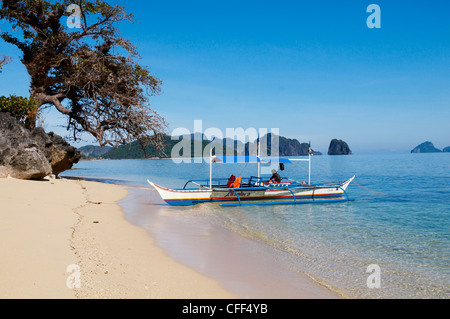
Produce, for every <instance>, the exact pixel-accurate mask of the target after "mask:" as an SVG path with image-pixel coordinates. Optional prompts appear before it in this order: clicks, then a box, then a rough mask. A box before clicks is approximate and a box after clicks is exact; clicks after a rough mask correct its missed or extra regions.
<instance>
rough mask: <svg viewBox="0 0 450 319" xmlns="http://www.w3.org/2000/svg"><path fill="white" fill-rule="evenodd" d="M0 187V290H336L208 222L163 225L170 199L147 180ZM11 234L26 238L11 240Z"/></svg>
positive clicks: (144, 293) (15, 294)
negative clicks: (148, 222) (73, 279)
mask: <svg viewBox="0 0 450 319" xmlns="http://www.w3.org/2000/svg"><path fill="white" fill-rule="evenodd" d="M0 191H1V192H0V194H1V195H0V199H1V200H2V203H5V204H4V207H6V208H7V209H6V210H5V211H3V212H0V242H1V243H3V245H2V244H0V246H1V250H0V257H1V258H0V260H3V262H1V261H0V274H2V275H0V283H1V284H0V298H6V299H10V298H13V299H15V298H25V299H28V298H39V299H47V298H50V299H54V298H57V299H99V298H106V299H109V298H114V299H116V298H124V299H128V298H134V299H143V298H149V299H162V298H167V299H236V298H259V299H340V298H343V297H342V296H340V295H339V294H337V293H334V292H333V291H331V290H330V289H329V288H327V287H324V286H322V285H321V284H320V283H318V282H317V281H314V280H312V279H311V278H308V277H307V276H306V275H303V274H299V273H295V272H292V271H290V270H289V269H287V268H284V267H283V266H284V265H282V264H281V263H279V262H278V263H277V262H274V261H273V259H274V255H273V252H271V251H269V250H268V249H267V247H266V248H264V245H263V244H262V243H258V242H255V241H254V240H251V239H248V238H244V237H242V236H240V235H239V234H237V233H234V232H232V231H230V230H226V229H223V228H218V227H212V228H210V227H211V225H209V226H207V228H208V230H207V233H206V234H205V233H204V230H205V228H201V227H200V226H199V227H200V228H199V227H197V226H198V225H197V226H196V227H191V228H190V231H191V232H189V230H188V231H186V227H185V226H186V224H184V225H182V224H176V223H175V224H174V223H172V224H170V223H169V224H164V223H160V220H158V216H160V215H161V214H162V213H161V212H162V211H163V210H164V209H167V207H166V206H165V205H161V204H162V202H161V203H159V202H158V200H157V196H156V197H152V195H151V197H152V198H150V199H149V198H147V195H148V191H149V189H148V188H143V187H140V186H132V185H123V184H114V183H111V182H109V183H108V182H105V181H98V180H95V179H94V180H93V179H84V178H77V177H63V178H62V179H56V180H53V179H52V180H47V181H22V180H16V179H0ZM136 191H137V193H136ZM139 191H141V194H139ZM26 194H33V195H32V196H26ZM67 194H70V196H68V195H67ZM155 194H156V192H155ZM155 194H153V195H155ZM139 196H141V198H139ZM55 199H56V200H55ZM49 203H51V204H49ZM127 206H128V208H127ZM130 207H131V208H133V209H134V212H133V209H131V211H132V212H131V215H130ZM13 212H14V213H13ZM17 212H23V215H20V216H16V215H17ZM148 212H151V214H148ZM133 214H134V217H135V219H134V220H133ZM136 214H137V215H140V216H141V217H139V216H137V215H136ZM30 216H31V217H32V218H31V219H30V220H28V218H30ZM136 216H137V220H136ZM142 216H150V218H151V219H152V218H153V219H152V222H155V225H156V227H158V226H161V227H162V228H161V230H163V233H165V234H164V235H163V236H161V232H160V233H159V235H158V234H157V233H155V232H154V231H153V232H152V231H150V230H149V229H148V227H145V225H143V224H142V223H141V222H139V218H142ZM155 218H156V219H155ZM47 221H51V222H47ZM20 226H22V227H20ZM203 226H205V225H203ZM45 227H48V228H50V229H51V230H52V231H53V232H55V234H53V233H49V232H48V231H46V230H44V229H43V228H45ZM164 227H166V228H164ZM167 227H169V228H167ZM13 228H14V229H15V230H16V234H15V235H13ZM8 230H9V231H8ZM171 234H174V235H175V236H172V235H171ZM212 234H213V235H214V236H212ZM46 235H47V236H48V240H47V238H45V237H46ZM18 236H19V237H25V238H22V240H23V242H24V243H23V244H22V245H21V246H16V245H11V243H12V242H17V241H18V239H17V237H18ZM183 236H184V237H183ZM169 237H171V238H170V239H169ZM168 239H169V241H172V244H170V243H169V244H168V245H167V240H168ZM205 239H207V240H205ZM177 240H178V243H176V241H177ZM164 241H166V243H164ZM180 242H182V243H183V245H182V246H180V244H179V243H180ZM230 242H231V243H232V244H229V243H230ZM47 245H48V246H50V247H51V249H48V248H47ZM196 245H199V246H196ZM37 246H38V247H39V248H40V249H38V248H37ZM233 246H234V248H233ZM196 247H197V248H198V247H200V249H198V251H196ZM236 247H239V248H238V249H236ZM19 252H20V254H19ZM191 253H193V254H191ZM190 254H191V255H190ZM30 256H33V258H29V257H30ZM193 256H194V257H193ZM6 260H8V262H5V261H6ZM55 260H57V262H55ZM229 260H234V262H233V265H232V267H228V266H226V265H227V263H226V262H227V261H229ZM18 264H20V265H21V267H17V265H18ZM70 265H72V266H73V265H77V266H78V267H79V270H80V272H81V287H80V288H79V289H77V288H74V289H70V288H69V287H68V286H67V280H68V277H69V276H71V273H70V272H68V271H69V269H68V268H67V267H69V266H70ZM70 271H73V270H70ZM36 274H39V276H38V277H39V278H40V279H41V281H36V277H37V275H36ZM49 283H50V284H49Z"/></svg>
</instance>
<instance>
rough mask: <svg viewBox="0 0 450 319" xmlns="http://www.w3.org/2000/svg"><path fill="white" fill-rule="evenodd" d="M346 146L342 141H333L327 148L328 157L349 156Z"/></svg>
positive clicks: (348, 148)
mask: <svg viewBox="0 0 450 319" xmlns="http://www.w3.org/2000/svg"><path fill="white" fill-rule="evenodd" d="M351 154H352V151H351V150H350V147H349V146H348V144H347V143H346V142H344V141H342V140H338V139H333V140H332V141H331V143H330V147H329V148H328V155H351Z"/></svg>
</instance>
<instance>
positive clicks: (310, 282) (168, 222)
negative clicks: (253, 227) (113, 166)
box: [119, 186, 345, 299]
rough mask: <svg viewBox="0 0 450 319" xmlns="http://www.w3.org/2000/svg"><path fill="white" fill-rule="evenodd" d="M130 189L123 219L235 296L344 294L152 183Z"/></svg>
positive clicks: (331, 296) (326, 296) (330, 296)
mask: <svg viewBox="0 0 450 319" xmlns="http://www.w3.org/2000/svg"><path fill="white" fill-rule="evenodd" d="M128 190H129V192H130V194H129V196H127V197H126V198H125V199H123V200H122V201H120V202H119V204H120V205H121V207H122V208H123V210H124V212H125V214H126V218H127V220H129V221H130V222H131V223H133V224H134V225H137V226H139V227H141V228H142V229H145V230H146V231H147V233H148V234H149V236H150V237H152V238H153V239H154V240H155V242H156V244H157V245H158V246H159V247H162V249H164V251H166V253H167V254H168V255H169V256H171V257H172V258H174V259H175V260H177V261H178V262H181V263H183V264H185V265H187V266H189V267H190V268H192V269H194V270H196V271H197V272H199V273H201V274H203V275H205V276H207V277H209V278H213V279H215V280H217V281H218V282H219V283H221V285H222V286H223V287H225V289H227V290H228V291H231V292H232V293H234V294H235V295H237V296H238V298H244V299H343V298H345V296H343V295H340V294H339V293H337V292H335V291H333V289H332V287H328V286H326V285H325V283H321V282H320V281H318V280H317V279H313V278H310V277H308V276H307V275H306V274H303V273H300V272H298V271H295V270H293V269H291V268H290V267H289V266H288V265H287V264H285V263H284V261H283V260H284V259H283V257H285V256H284V254H283V252H279V251H275V250H274V249H273V247H269V246H267V245H266V244H264V243H261V242H259V241H257V240H254V239H251V238H247V237H244V236H242V235H240V234H238V233H236V232H234V231H232V230H230V229H226V228H224V227H222V226H219V225H214V224H213V223H211V221H209V220H204V219H202V217H201V215H202V213H199V215H197V213H195V212H192V211H189V212H185V211H184V210H183V209H180V208H176V207H175V208H174V207H170V206H168V205H166V204H165V203H164V201H162V199H161V198H160V197H159V195H158V194H157V192H156V191H154V190H153V189H150V188H145V187H141V186H129V187H128ZM199 209H202V208H199ZM205 209H207V208H205ZM148 211H151V212H152V213H151V214H148V213H147V212H148ZM190 214H193V215H190Z"/></svg>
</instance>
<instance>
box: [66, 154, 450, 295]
mask: <svg viewBox="0 0 450 319" xmlns="http://www.w3.org/2000/svg"><path fill="white" fill-rule="evenodd" d="M312 169H313V173H314V174H313V176H312V182H313V183H321V182H324V181H336V180H347V179H348V178H350V177H351V176H353V175H356V179H355V183H353V184H351V185H350V187H349V189H348V192H349V195H350V196H351V197H353V198H355V199H356V201H355V202H346V203H331V204H316V205H313V204H304V205H297V206H295V205H289V206H284V205H283V206H256V207H255V206H250V207H235V208H222V207H219V206H218V205H215V204H202V205H199V206H195V207H187V208H173V207H168V206H166V205H164V204H163V203H162V202H161V201H160V200H159V199H158V198H157V197H156V196H155V195H154V194H155V192H154V191H149V192H148V193H149V195H148V197H147V198H145V195H144V194H141V198H142V201H143V202H144V204H145V205H150V206H152V209H153V208H158V210H157V211H158V212H159V213H158V214H159V215H158V216H156V217H158V218H159V219H158V218H155V219H153V220H151V223H149V221H148V220H147V226H145V225H144V222H143V221H142V220H145V214H146V212H145V209H141V210H139V211H140V212H141V213H142V214H143V216H144V217H137V216H136V215H134V217H132V216H131V213H129V218H130V219H133V218H134V222H136V223H140V224H141V226H143V227H149V228H152V227H153V226H151V225H152V223H156V221H157V220H158V223H160V225H161V229H164V232H162V233H161V234H160V235H159V237H158V238H159V240H160V241H161V243H162V246H164V245H166V246H167V247H169V246H170V240H171V238H172V237H173V236H172V237H171V234H170V233H167V234H166V232H167V231H166V230H167V229H170V228H168V225H171V227H173V228H174V227H178V229H185V228H189V227H192V225H202V226H201V227H206V228H202V229H201V230H199V229H197V230H196V232H197V233H196V234H198V232H200V233H201V232H202V231H203V230H204V229H210V232H209V233H208V236H206V237H199V238H201V239H202V240H203V242H205V241H206V242H213V244H212V245H210V246H211V247H215V246H218V243H217V242H214V240H213V239H212V238H214V235H215V234H219V233H220V234H221V236H222V235H224V234H226V232H229V234H233V235H238V237H234V238H243V239H245V241H242V242H239V245H243V246H246V247H247V248H248V249H250V248H249V247H250V246H249V245H252V244H251V243H257V245H258V247H259V248H257V247H256V246H255V247H254V248H253V250H255V249H260V251H264V254H267V255H268V256H272V257H273V258H276V259H277V260H278V264H277V265H276V266H275V265H274V266H273V267H280V265H282V267H285V268H286V269H288V270H289V275H286V276H287V278H284V279H286V280H287V281H289V276H291V273H294V274H295V273H297V274H301V275H303V274H306V275H307V276H309V277H310V278H313V279H314V280H315V281H316V282H319V283H321V284H322V285H324V286H327V287H329V288H330V289H332V290H334V291H337V292H339V293H340V294H342V295H343V296H347V297H350V298H448V297H449V296H450V294H449V292H450V269H449V261H450V258H449V257H450V245H449V243H450V241H449V239H450V238H449V237H450V236H449V234H450V218H449V217H450V155H449V154H446V153H442V154H389V155H381V156H380V155H353V156H337V157H333V156H316V157H314V158H313V162H312ZM306 171H307V167H306V165H304V164H299V165H289V166H286V171H284V172H282V174H281V175H282V176H289V177H291V178H293V179H297V180H305V179H307V173H306ZM231 174H234V175H256V168H255V167H254V166H251V165H247V166H246V165H219V164H218V165H217V167H214V177H227V176H229V175H231ZM65 175H71V176H80V177H89V178H95V179H100V180H103V181H107V182H113V183H120V184H127V185H136V186H141V187H142V186H144V187H146V179H147V178H148V179H150V180H152V181H153V182H156V183H158V184H161V185H164V186H167V187H183V186H184V183H185V182H186V181H187V180H189V179H198V178H202V179H206V178H208V177H209V165H207V164H174V163H173V162H172V161H171V160H129V161H128V160H127V161H92V162H81V163H79V164H78V165H77V169H76V170H73V171H70V172H68V173H66V174H65ZM138 193H139V192H138ZM150 194H153V195H150ZM135 195H136V196H138V194H135ZM138 197H139V196H138ZM147 211H150V210H147ZM161 216H164V218H160V217H161ZM164 225H165V226H164ZM189 225H191V226H189ZM208 225H209V226H208ZM208 227H209V228H208ZM174 229H175V228H174ZM211 229H212V230H211ZM218 230H226V232H219V231H218ZM153 232H154V233H155V230H153ZM227 236H228V235H227ZM230 236H231V235H229V236H228V237H226V238H221V239H222V240H223V242H224V243H227V241H229V240H231V239H230V238H232V236H231V237H230ZM191 237H192V236H191ZM191 239H192V238H191ZM219 242H220V241H219ZM185 249H191V250H195V249H192V247H191V248H185ZM211 249H212V248H211ZM242 249H245V248H242ZM261 249H262V250H261ZM219 251H220V250H219ZM191 253H192V254H194V253H193V252H191ZM209 254H212V253H211V252H210V253H209ZM180 258H185V259H186V260H187V259H189V258H186V257H180ZM217 258H219V257H217ZM229 258H232V256H230V257H229ZM269 259H270V258H269ZM192 260H201V258H200V257H198V256H197V257H196V258H192ZM193 264H195V263H194V262H193ZM372 264H376V265H378V266H379V267H380V269H381V274H380V279H381V288H379V289H370V288H368V286H367V278H368V277H369V275H371V274H370V273H368V272H366V270H367V267H368V266H369V265H372ZM193 266H194V265H193ZM195 267H199V266H198V265H196V266H195ZM205 267H206V266H205ZM205 267H204V268H205ZM228 267H229V266H228ZM223 268H224V269H226V268H227V267H223ZM213 275H214V276H220V274H219V275H218V274H213ZM266 276H267V273H266ZM276 276H277V275H275V274H274V277H276ZM278 276H279V272H278ZM284 279H283V280H284ZM303 284H305V283H303ZM241 288H242V287H241ZM293 289H294V288H293ZM280 294H281V293H280ZM318 295H320V292H318Z"/></svg>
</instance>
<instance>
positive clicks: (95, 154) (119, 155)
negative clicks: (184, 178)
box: [78, 134, 322, 160]
mask: <svg viewBox="0 0 450 319" xmlns="http://www.w3.org/2000/svg"><path fill="white" fill-rule="evenodd" d="M163 140H164V142H163V151H162V152H158V151H157V150H156V148H155V147H153V146H148V147H147V148H146V149H145V151H144V150H142V148H141V146H140V144H139V142H137V141H135V142H132V143H130V144H127V145H122V146H119V147H118V148H116V149H113V148H110V147H103V148H101V147H99V146H94V145H88V146H83V147H80V148H79V149H78V151H79V152H81V154H82V155H83V159H84V160H90V159H143V158H170V154H171V152H172V148H173V147H174V146H175V145H176V144H178V143H179V142H180V140H181V138H178V139H175V140H172V137H171V136H168V135H166V136H164V137H163ZM196 140H197V142H198V140H201V141H202V149H205V147H207V146H208V145H209V144H210V143H211V141H210V140H208V139H206V138H205V137H203V138H202V136H197V135H193V136H192V139H191V150H192V154H194V152H193V150H194V141H196ZM261 141H267V150H268V153H269V155H270V153H271V136H270V134H268V135H266V136H264V137H263V138H261ZM262 143H263V142H262ZM220 144H222V145H223V150H222V151H223V154H224V155H225V154H227V153H230V152H232V153H234V154H237V150H238V149H239V148H240V149H241V150H244V152H245V153H246V154H248V153H249V149H250V146H251V145H250V144H253V146H255V145H254V143H246V144H244V143H242V142H240V141H234V143H228V145H230V144H234V147H233V149H234V151H233V150H230V149H227V147H228V145H227V139H223V140H222V141H221V142H220ZM254 149H256V147H255V148H254ZM279 150H280V154H279V155H280V156H307V155H308V151H309V144H308V143H300V142H299V141H298V140H296V139H289V138H286V137H283V136H279ZM227 151H228V152H227ZM313 154H314V155H322V153H321V152H317V151H314V150H313ZM181 155H182V154H181ZM181 155H180V156H181Z"/></svg>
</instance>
